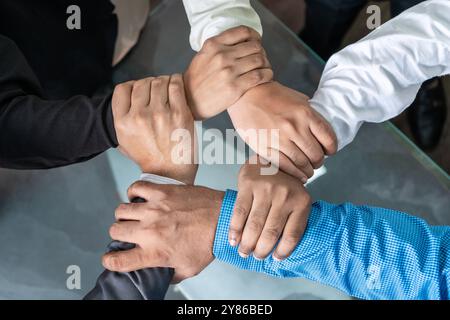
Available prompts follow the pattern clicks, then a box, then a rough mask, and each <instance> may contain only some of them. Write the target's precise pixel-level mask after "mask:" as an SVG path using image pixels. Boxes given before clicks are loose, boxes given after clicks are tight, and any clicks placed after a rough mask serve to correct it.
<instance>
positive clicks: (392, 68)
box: [310, 0, 450, 149]
mask: <svg viewBox="0 0 450 320" xmlns="http://www.w3.org/2000/svg"><path fill="white" fill-rule="evenodd" d="M449 15H450V2H449V1H446V0H432V1H425V2H423V3H421V4H419V5H417V6H415V7H413V8H411V9H409V10H407V11H405V12H404V13H402V14H401V15H399V16H398V17H396V18H394V19H392V20H390V21H389V22H387V23H385V24H383V25H382V26H380V27H379V28H377V29H376V30H375V31H373V32H372V33H370V34H369V35H368V36H367V37H365V38H364V39H362V40H360V41H358V42H357V43H355V44H353V45H350V46H348V47H346V48H344V49H343V50H342V51H340V52H338V53H336V54H335V55H333V56H332V57H331V58H330V60H329V61H328V63H327V65H326V67H325V70H324V72H323V75H322V79H321V81H320V84H319V87H318V89H317V91H316V93H315V95H314V97H313V98H312V99H311V101H310V102H311V106H312V107H313V108H315V109H316V110H317V111H319V112H320V113H321V114H322V115H323V116H324V117H325V118H326V119H327V120H328V121H329V122H330V124H331V125H332V126H333V127H334V129H335V132H336V135H337V137H338V143H339V149H342V148H343V147H344V146H346V145H347V144H348V143H350V142H351V141H352V140H353V139H354V137H355V136H356V133H357V132H358V129H359V128H360V126H361V125H362V123H364V122H382V121H385V120H388V119H391V118H393V117H395V116H396V115H398V114H400V113H401V112H402V111H403V110H404V109H405V108H407V107H408V106H409V105H410V104H411V103H412V102H413V100H414V98H415V96H416V94H417V92H418V90H419V88H420V86H421V84H422V83H423V82H424V81H425V80H427V79H430V78H433V77H435V76H441V75H445V74H448V73H450V20H449V18H448V17H449Z"/></svg>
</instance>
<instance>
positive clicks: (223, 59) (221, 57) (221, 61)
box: [215, 52, 228, 67]
mask: <svg viewBox="0 0 450 320" xmlns="http://www.w3.org/2000/svg"><path fill="white" fill-rule="evenodd" d="M215 60H216V63H217V65H218V66H219V67H226V66H228V57H227V55H226V54H225V53H224V52H219V53H218V54H216V57H215Z"/></svg>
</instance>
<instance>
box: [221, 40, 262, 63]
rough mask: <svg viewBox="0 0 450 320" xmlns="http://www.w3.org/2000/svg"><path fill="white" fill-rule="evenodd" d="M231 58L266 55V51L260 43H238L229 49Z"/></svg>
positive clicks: (254, 41) (255, 41) (253, 41)
mask: <svg viewBox="0 0 450 320" xmlns="http://www.w3.org/2000/svg"><path fill="white" fill-rule="evenodd" d="M228 50H229V54H230V57H232V58H234V59H239V58H243V57H247V56H249V55H252V54H255V53H260V54H264V55H265V51H264V49H263V46H262V45H261V42H260V41H257V40H252V41H245V42H241V43H238V44H236V45H234V46H232V47H229V49H228Z"/></svg>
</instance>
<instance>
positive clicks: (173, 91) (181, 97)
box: [169, 74, 188, 112]
mask: <svg viewBox="0 0 450 320" xmlns="http://www.w3.org/2000/svg"><path fill="white" fill-rule="evenodd" d="M169 107H170V109H171V110H173V111H179V112H185V111H187V109H188V105H187V101H186V94H185V92H184V84H183V78H182V76H181V74H174V75H172V76H171V77H170V83H169Z"/></svg>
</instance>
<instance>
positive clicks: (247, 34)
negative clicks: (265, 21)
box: [238, 26, 252, 38]
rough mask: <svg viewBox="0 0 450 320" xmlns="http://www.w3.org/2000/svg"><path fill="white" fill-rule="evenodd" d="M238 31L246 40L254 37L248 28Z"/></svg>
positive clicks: (244, 27)
mask: <svg viewBox="0 0 450 320" xmlns="http://www.w3.org/2000/svg"><path fill="white" fill-rule="evenodd" d="M238 31H239V33H240V34H241V35H242V36H243V37H245V38H248V37H250V36H251V35H252V30H251V29H250V28H249V27H247V26H240V27H238Z"/></svg>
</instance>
